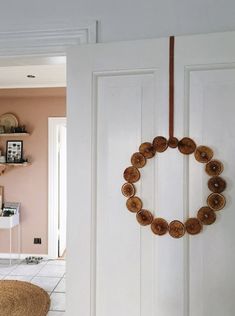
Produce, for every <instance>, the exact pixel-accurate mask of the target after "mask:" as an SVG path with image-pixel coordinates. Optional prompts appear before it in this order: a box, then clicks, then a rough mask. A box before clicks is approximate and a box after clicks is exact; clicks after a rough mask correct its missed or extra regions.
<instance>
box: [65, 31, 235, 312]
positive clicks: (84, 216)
mask: <svg viewBox="0 0 235 316" xmlns="http://www.w3.org/2000/svg"><path fill="white" fill-rule="evenodd" d="M175 63H176V66H175V67H176V68H175V86H176V91H175V103H176V104H175V111H176V113H175V126H176V128H175V135H176V136H177V137H178V138H182V137H183V136H188V135H189V136H190V137H192V138H193V139H195V141H196V142H197V143H198V144H205V145H208V146H210V147H212V148H213V150H214V152H215V155H216V158H218V159H221V160H222V161H223V162H224V165H225V171H224V177H225V178H226V180H227V183H228V190H227V193H226V198H227V200H228V202H227V206H226V208H225V210H224V211H220V212H219V214H218V216H217V221H216V223H215V224H214V225H212V226H210V227H205V228H204V230H203V232H202V233H201V234H199V235H197V236H192V237H189V236H185V237H183V238H181V239H179V240H176V239H173V238H171V237H170V236H169V235H166V236H162V237H157V236H154V235H153V234H152V233H151V231H150V229H149V227H144V228H141V227H140V226H139V225H138V224H137V223H136V220H135V216H134V215H133V214H132V213H130V212H128V211H127V210H126V207H125V199H124V198H123V196H122V195H121V192H120V188H121V185H122V184H123V183H124V179H123V176H122V173H123V170H124V169H125V167H126V166H128V165H129V164H130V156H131V154H132V153H134V152H135V151H138V147H139V145H140V144H141V143H142V142H144V141H151V140H152V139H153V138H154V137H155V136H157V135H163V136H166V137H168V39H167V38H165V39H158V40H146V41H134V42H124V43H113V44H98V45H89V46H83V47H79V48H74V49H71V50H69V52H68V87H69V88H68V179H69V181H68V230H69V232H71V233H70V234H68V244H67V245H68V254H69V255H68V276H67V288H68V295H67V313H68V315H73V316H75V315H83V316H90V315H91V316H108V315H112V316H120V315H121V316H138V315H139V316H157V315H161V316H170V315H175V316H209V315H213V316H219V315H225V316H232V315H234V309H235V301H234V298H233V296H234V293H235V275H234V273H233V267H234V265H235V235H234V232H233V230H234V229H233V227H234V222H235V212H234V210H233V208H234V207H233V206H234V205H233V204H234V202H233V200H232V197H233V196H234V195H235V187H234V186H233V185H232V182H233V180H232V179H233V177H234V173H235V168H234V159H233V154H234V152H235V145H234V142H233V138H234V137H235V128H234V118H233V116H234V114H235V110H234V104H235V92H234V91H235V68H234V65H235V33H224V34H222V33H221V34H211V35H200V36H189V37H180V38H176V60H175ZM141 174H142V177H141V181H140V183H138V185H137V190H138V194H139V196H140V197H141V198H142V200H143V202H144V206H145V208H147V209H150V210H151V211H152V212H154V213H155V215H156V216H159V217H164V218H165V219H167V221H168V222H170V221H171V220H173V219H178V220H181V221H184V220H185V219H187V218H188V217H189V216H196V213H197V210H198V208H199V207H200V206H202V205H204V204H205V203H206V197H207V195H208V194H209V191H208V189H207V186H206V181H207V177H206V176H205V173H204V171H203V166H202V165H200V164H199V163H198V164H196V163H195V162H194V161H193V158H192V157H182V155H181V154H179V152H178V150H177V149H175V150H173V149H169V150H168V151H166V152H165V153H163V154H159V155H158V156H157V157H156V158H154V159H151V160H150V161H149V162H148V164H147V166H146V167H145V168H144V170H143V171H141Z"/></svg>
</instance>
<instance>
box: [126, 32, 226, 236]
mask: <svg viewBox="0 0 235 316" xmlns="http://www.w3.org/2000/svg"><path fill="white" fill-rule="evenodd" d="M169 147H170V148H178V150H179V151H180V153H182V154H184V155H190V154H193V153H194V157H195V159H196V160H197V161H198V162H200V163H204V164H205V171H206V173H207V174H208V175H209V176H210V177H211V178H210V179H209V181H208V187H209V190H210V191H211V192H212V193H211V194H210V195H209V196H208V198H207V201H206V202H207V205H206V206H203V207H201V208H200V209H199V210H198V212H197V217H192V218H188V219H187V220H186V221H185V222H184V223H182V222H181V221H179V220H173V221H172V222H170V223H169V224H168V222H167V221H166V220H165V219H164V218H161V217H155V218H154V216H153V214H152V212H150V211H149V210H146V209H144V206H143V202H142V201H141V199H140V198H139V197H138V196H137V195H136V188H135V186H134V184H133V183H135V182H137V181H139V179H140V171H139V169H141V168H143V167H144V166H145V165H146V163H147V160H148V159H150V158H153V157H154V156H155V155H156V153H162V152H164V151H165V150H166V149H167V148H169ZM212 158H213V150H212V149H211V148H209V147H207V146H198V147H197V145H196V143H195V142H194V141H193V140H192V139H191V138H189V137H184V138H182V139H181V140H180V141H178V139H177V138H176V137H174V37H173V36H171V37H170V41H169V139H168V140H167V139H166V138H165V137H163V136H157V137H155V138H154V140H153V142H152V143H149V142H145V143H143V144H141V145H140V147H139V151H138V152H136V153H134V154H133V155H132V156H131V164H132V166H130V167H128V168H126V169H125V171H124V175H123V176H124V179H125V180H126V183H124V184H123V186H122V188H121V190H122V194H123V195H124V196H125V197H127V198H128V199H127V201H126V206H127V209H128V210H129V211H130V212H133V213H136V219H137V221H138V222H139V223H140V225H143V226H147V225H151V230H152V232H153V233H154V234H156V235H159V236H162V235H164V234H166V233H167V232H169V234H170V235H171V236H172V237H174V238H180V237H182V236H184V234H185V232H187V233H189V234H191V235H196V234H198V233H200V232H201V230H202V227H203V225H211V224H213V223H214V222H215V220H216V211H220V210H221V209H223V207H224V206H225V203H226V200H225V197H224V196H223V194H221V193H222V192H223V191H224V190H225V189H226V181H225V180H224V179H223V178H222V177H220V174H221V173H222V172H223V169H224V168H223V164H222V162H221V161H219V160H216V159H212Z"/></svg>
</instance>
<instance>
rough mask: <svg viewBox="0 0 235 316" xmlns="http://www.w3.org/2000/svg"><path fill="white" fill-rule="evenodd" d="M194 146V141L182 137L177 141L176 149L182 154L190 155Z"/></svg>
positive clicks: (194, 148)
mask: <svg viewBox="0 0 235 316" xmlns="http://www.w3.org/2000/svg"><path fill="white" fill-rule="evenodd" d="M196 147H197V146H196V144H195V142H194V141H193V140H192V139H191V138H189V137H184V138H182V139H181V140H180V141H179V143H178V149H179V151H180V152H181V153H182V154H184V155H190V154H192V153H194V151H195V150H196Z"/></svg>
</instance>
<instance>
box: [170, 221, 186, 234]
mask: <svg viewBox="0 0 235 316" xmlns="http://www.w3.org/2000/svg"><path fill="white" fill-rule="evenodd" d="M169 234H170V235H171V237H173V238H181V237H183V236H184V234H185V226H184V224H183V223H182V222H180V221H177V220H175V221H172V222H170V224H169Z"/></svg>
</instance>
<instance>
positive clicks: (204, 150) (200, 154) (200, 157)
mask: <svg viewBox="0 0 235 316" xmlns="http://www.w3.org/2000/svg"><path fill="white" fill-rule="evenodd" d="M194 155H195V159H196V160H197V161H199V162H202V163H207V162H209V161H210V160H211V159H212V157H213V155H214V153H213V150H212V149H211V148H209V147H207V146H198V147H197V149H196V151H195V153H194Z"/></svg>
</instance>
